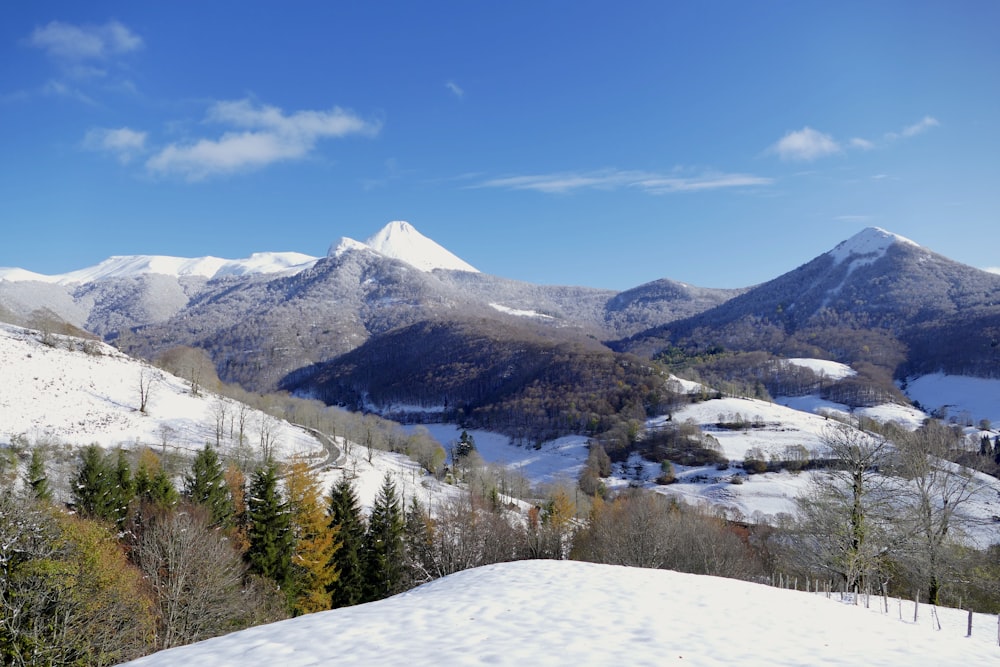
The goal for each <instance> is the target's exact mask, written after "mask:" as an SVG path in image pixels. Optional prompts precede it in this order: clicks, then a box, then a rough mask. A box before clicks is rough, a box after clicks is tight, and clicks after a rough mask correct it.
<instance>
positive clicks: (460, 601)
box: [128, 561, 1000, 667]
mask: <svg viewBox="0 0 1000 667" xmlns="http://www.w3.org/2000/svg"><path fill="white" fill-rule="evenodd" d="M877 607H878V605H877V604H876V600H875V599H872V601H871V608H868V609H866V608H865V606H863V605H859V606H851V605H848V604H845V603H843V602H840V601H839V599H838V597H837V596H834V597H833V598H830V599H827V598H826V596H825V595H822V594H812V593H802V592H796V591H789V590H781V589H777V588H771V587H768V586H764V585H760V584H751V583H746V582H742V581H735V580H731V579H720V578H716V577H705V576H697V575H690V574H680V573H677V572H671V571H668V570H645V569H640V568H626V567H618V566H613V565H595V564H592V563H580V562H574V561H520V562H516V563H504V564H499V565H490V566H486V567H482V568H477V569H474V570H466V571H464V572H459V573H457V574H454V575H451V576H448V577H445V578H443V579H438V580H436V581H433V582H431V583H429V584H426V585H424V586H421V587H419V588H416V589H414V590H411V591H408V592H406V593H403V594H401V595H397V596H395V597H392V598H388V599H386V600H381V601H378V602H372V603H369V604H364V605H359V606H357V607H347V608H343V609H337V610H333V611H328V612H320V613H317V614H311V615H308V616H302V617H299V618H296V619H291V620H288V621H282V622H280V623H274V624H271V625H265V626H259V627H256V628H251V629H248V630H244V631H242V632H237V633H233V634H230V635H226V636H224V637H217V638H215V639H209V640H207V641H204V642H201V643H199V644H192V645H189V646H182V647H179V648H176V649H171V650H168V651H164V652H162V653H158V654H154V655H151V656H146V657H145V658H141V659H139V660H136V661H134V662H132V663H128V664H130V665H134V666H136V667H139V666H145V667H159V666H163V667H166V666H168V665H169V666H173V665H184V666H185V667H227V666H232V667H256V666H258V665H260V666H267V667H277V666H278V665H281V667H305V666H307V665H308V666H313V665H365V666H369V665H436V666H450V665H518V666H521V665H664V664H671V665H697V666H700V667H716V666H718V667H723V666H725V667H729V666H731V665H742V666H746V667H750V666H754V667H756V666H765V665H766V666H768V667H773V666H780V665H788V666H791V665H795V666H802V665H829V666H834V665H844V666H846V665H850V666H856V665H866V666H867V667H877V666H890V665H900V666H903V665H905V666H907V667H913V666H914V665H956V666H957V665H962V666H963V667H975V666H977V665H996V664H998V662H1000V647H998V646H997V617H995V616H987V615H982V614H977V615H976V616H975V619H974V626H973V635H972V637H971V638H966V636H965V635H966V622H967V615H966V614H965V613H963V612H960V611H955V610H945V609H939V610H937V615H938V616H939V617H940V621H941V630H937V628H936V625H935V622H934V618H933V616H932V613H931V608H930V607H929V606H926V605H924V606H923V607H921V613H920V616H919V618H918V620H917V622H916V623H914V622H913V602H912V601H909V602H907V601H903V602H901V603H897V601H896V600H890V603H889V613H888V614H885V613H883V612H880V611H878V610H877Z"/></svg>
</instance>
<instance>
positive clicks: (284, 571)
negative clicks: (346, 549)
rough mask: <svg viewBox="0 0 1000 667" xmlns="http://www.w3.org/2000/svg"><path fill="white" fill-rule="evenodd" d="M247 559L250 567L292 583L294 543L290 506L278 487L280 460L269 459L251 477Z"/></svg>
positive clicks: (269, 577)
mask: <svg viewBox="0 0 1000 667" xmlns="http://www.w3.org/2000/svg"><path fill="white" fill-rule="evenodd" d="M247 519H248V522H249V534H248V538H249V541H250V545H249V547H248V549H247V554H246V557H247V562H248V563H249V564H250V569H251V570H253V571H254V572H256V573H257V574H260V575H261V576H264V577H267V578H268V579H271V580H273V581H274V582H275V583H277V584H278V586H280V587H282V588H285V587H287V585H288V584H289V583H290V576H291V569H292V548H293V546H294V543H293V540H294V537H293V535H292V531H291V526H290V523H289V516H288V508H287V506H286V505H285V503H284V502H283V500H282V497H281V492H280V491H279V490H278V464H277V463H275V462H274V460H273V459H268V460H267V462H266V463H265V464H264V466H263V467H261V468H258V469H257V470H256V471H255V472H254V474H253V476H252V478H251V480H250V497H249V499H248V501H247Z"/></svg>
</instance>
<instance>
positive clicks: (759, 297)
mask: <svg viewBox="0 0 1000 667" xmlns="http://www.w3.org/2000/svg"><path fill="white" fill-rule="evenodd" d="M0 318H2V319H6V320H8V321H11V322H13V323H16V324H24V323H30V322H32V321H34V322H35V323H38V322H41V323H48V324H49V325H50V326H54V325H59V326H71V327H77V328H79V329H82V330H85V331H88V332H91V333H92V334H95V335H98V336H100V337H102V338H104V339H106V340H109V341H114V342H117V344H118V345H119V346H120V347H122V348H123V349H126V350H129V351H131V352H133V353H136V354H139V355H142V356H146V357H149V358H155V357H156V356H157V355H159V354H162V353H163V352H164V351H166V350H169V349H171V348H175V347H178V346H190V347H195V348H201V349H203V350H205V351H206V352H207V353H208V354H209V355H210V357H211V359H212V360H213V362H214V363H215V365H216V367H217V369H218V371H219V375H220V377H222V379H224V380H226V381H230V382H238V383H240V384H242V385H244V386H245V387H247V388H249V389H253V390H259V391H271V390H274V389H278V388H282V389H288V390H292V391H296V392H299V393H302V394H307V395H314V396H321V397H322V398H324V399H325V400H327V401H329V402H333V403H343V404H347V405H350V406H352V407H364V408H366V409H379V408H381V407H384V406H386V405H388V404H390V403H392V404H396V405H398V404H400V403H403V404H405V403H412V404H415V405H417V406H425V407H428V408H434V409H439V408H441V407H443V406H445V405H448V406H450V407H451V408H454V407H455V406H456V405H460V406H461V409H462V410H463V414H464V416H465V417H467V418H475V419H478V420H479V421H480V423H482V421H483V420H487V419H489V418H496V417H497V415H498V414H500V413H503V414H508V413H510V411H511V410H513V411H515V412H516V411H517V410H523V409H526V401H527V402H530V401H529V399H528V398H527V397H529V396H534V395H539V394H541V393H545V392H549V393H550V394H551V393H556V394H560V395H565V396H568V397H569V399H568V400H570V402H573V403H574V406H572V407H571V406H563V407H558V406H555V405H552V404H547V405H546V406H545V407H544V410H546V411H549V412H551V411H552V410H555V411H556V412H563V413H571V412H573V410H576V411H577V413H579V412H580V411H581V409H582V406H581V405H579V403H580V401H583V402H584V403H589V402H590V401H589V400H584V399H583V398H582V397H581V395H579V394H578V393H576V392H575V391H573V390H572V388H574V387H580V386H586V387H587V391H588V394H592V395H600V396H607V395H616V396H618V400H619V401H621V402H622V405H619V406H617V407H616V408H615V409H619V410H620V409H623V408H622V406H623V405H627V404H631V403H630V402H637V406H636V408H635V409H636V410H638V409H639V407H640V405H638V404H641V402H642V401H641V400H640V399H639V398H637V397H635V396H624V395H622V394H621V392H617V391H616V387H617V388H620V384H621V383H622V382H623V381H625V379H627V380H628V381H629V382H640V383H641V382H642V380H641V379H640V378H641V377H643V376H645V375H648V374H650V373H655V372H656V371H655V369H654V368H653V367H652V366H649V365H648V360H650V359H652V358H655V357H657V356H659V355H661V354H662V353H664V351H667V350H678V349H679V350H683V351H684V352H685V353H686V354H689V355H696V354H701V353H703V352H705V351H706V350H709V349H715V350H719V349H723V350H733V351H762V352H766V353H767V354H770V355H779V356H796V357H816V358H827V359H833V360H836V361H841V362H844V363H850V364H852V365H859V364H868V365H871V366H874V367H877V368H879V369H882V371H881V372H884V374H885V375H886V377H892V376H895V377H897V378H900V379H902V378H904V377H906V376H911V375H917V374H923V373H929V372H937V371H945V372H952V373H964V374H968V375H978V376H982V377H991V376H998V375H1000V363H998V362H1000V275H995V274H991V273H988V272H985V271H981V270H978V269H974V268H972V267H968V266H965V265H962V264H959V263H957V262H954V261H952V260H949V259H947V258H945V257H942V256H940V255H937V254H935V253H933V252H931V251H929V250H927V249H924V248H922V247H920V246H919V245H917V244H915V243H913V242H912V241H909V240H907V239H904V238H902V237H900V236H897V235H894V234H892V233H890V232H887V231H885V230H881V229H877V228H870V229H866V230H863V231H862V232H860V233H859V234H857V235H855V236H854V237H852V238H850V239H848V240H846V241H844V242H843V243H841V244H840V245H838V246H837V247H836V248H834V249H833V250H831V251H830V252H827V253H824V254H823V255H820V256H819V257H816V258H815V259H813V260H811V261H809V262H808V263H806V264H804V265H802V266H800V267H799V268H797V269H795V270H793V271H791V272H788V273H786V274H784V275H781V276H778V277H777V278H775V279H773V280H771V281H768V282H766V283H763V284H761V285H757V286H755V287H752V288H747V289H737V290H720V289H708V288H699V287H693V286H690V285H685V284H683V283H679V282H675V281H671V280H667V279H663V280H658V281H654V282H652V283H648V284H645V285H641V286H638V287H635V288H633V289H630V290H626V291H623V292H614V291H610V290H600V289H592V288H586V287H570V286H545V285H534V284H530V283H524V282H519V281H514V280H508V279H505V278H500V277H496V276H491V275H487V274H484V273H480V272H478V271H476V269H475V268H474V267H472V266H471V265H469V264H468V263H466V262H464V261H463V260H461V259H460V258H458V257H456V256H455V255H453V254H452V253H450V252H449V251H447V250H446V249H444V248H443V247H441V246H440V245H438V244H437V243H435V242H434V241H432V240H430V239H428V238H427V237H424V236H423V235H421V234H420V233H419V232H418V231H417V230H416V229H415V228H414V227H413V226H412V225H410V224H408V223H406V222H399V221H397V222H391V223H389V224H388V225H386V226H385V227H384V228H383V229H382V230H380V231H379V232H378V233H376V234H375V235H373V236H372V237H371V238H370V239H368V240H367V241H365V242H364V243H360V242H357V241H354V240H352V239H346V238H345V239H342V240H340V241H339V242H337V243H334V244H333V245H332V246H331V249H330V252H329V253H328V255H327V256H326V257H322V258H314V257H309V256H306V255H300V254H297V253H258V254H255V255H253V256H252V257H250V258H247V259H244V260H223V259H218V258H211V257H208V258H200V259H183V258H173V257H156V256H143V257H115V258H111V259H109V260H107V261H105V262H102V263H101V264H99V265H98V266H96V267H93V268H90V269H84V270H80V271H74V272H72V273H68V274H63V275H60V276H40V275H38V274H32V273H30V272H26V271H23V270H20V269H0ZM622 353H628V355H629V356H628V357H627V358H624V357H623V358H619V356H620V355H621V354H622ZM627 359H632V360H633V361H627ZM574 366H576V368H574V369H573V370H570V368H571V367H574ZM582 369H587V370H582ZM612 369H619V370H618V371H614V370H612ZM623 369H627V371H628V373H627V374H628V378H625V377H624V376H622V375H620V373H624V372H625V370H623ZM869 375H872V374H869ZM583 376H587V379H584V377H583ZM654 393H655V392H654ZM500 406H506V407H502V408H501V407H500ZM561 419H562V422H563V423H565V427H564V428H565V429H568V430H569V429H574V428H578V427H579V424H580V423H581V422H585V421H587V417H586V416H582V415H580V414H577V415H576V416H575V417H573V418H568V417H566V416H565V414H564V415H563V417H562V418H561ZM529 421H530V420H529ZM559 422H560V419H558V418H556V419H548V420H547V421H546V424H550V425H552V428H553V429H554V431H553V432H558V431H559V428H560V427H558V426H556V424H558V423H559ZM508 430H509V429H508Z"/></svg>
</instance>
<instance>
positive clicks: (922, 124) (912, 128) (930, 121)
mask: <svg viewBox="0 0 1000 667" xmlns="http://www.w3.org/2000/svg"><path fill="white" fill-rule="evenodd" d="M940 124H941V123H939V122H938V121H937V119H936V118H932V117H930V116H924V117H923V118H921V119H920V121H919V122H916V123H914V124H913V125H907V126H906V127H904V128H903V131H902V132H901V133H900V134H902V135H903V136H904V137H915V136H917V135H918V134H923V133H924V132H926V131H927V130H929V129H931V128H932V127H937V126H938V125H940Z"/></svg>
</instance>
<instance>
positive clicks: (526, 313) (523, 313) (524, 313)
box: [490, 303, 553, 320]
mask: <svg viewBox="0 0 1000 667" xmlns="http://www.w3.org/2000/svg"><path fill="white" fill-rule="evenodd" d="M490 308H492V309H493V310H498V311H500V312H501V313H506V314H507V315H516V316H518V317H541V318H544V319H549V320H551V319H553V317H552V316H551V315H546V314H545V313H539V312H538V311H537V310H519V309H517V308H509V307H507V306H501V305H500V304H499V303H491V304H490Z"/></svg>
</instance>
